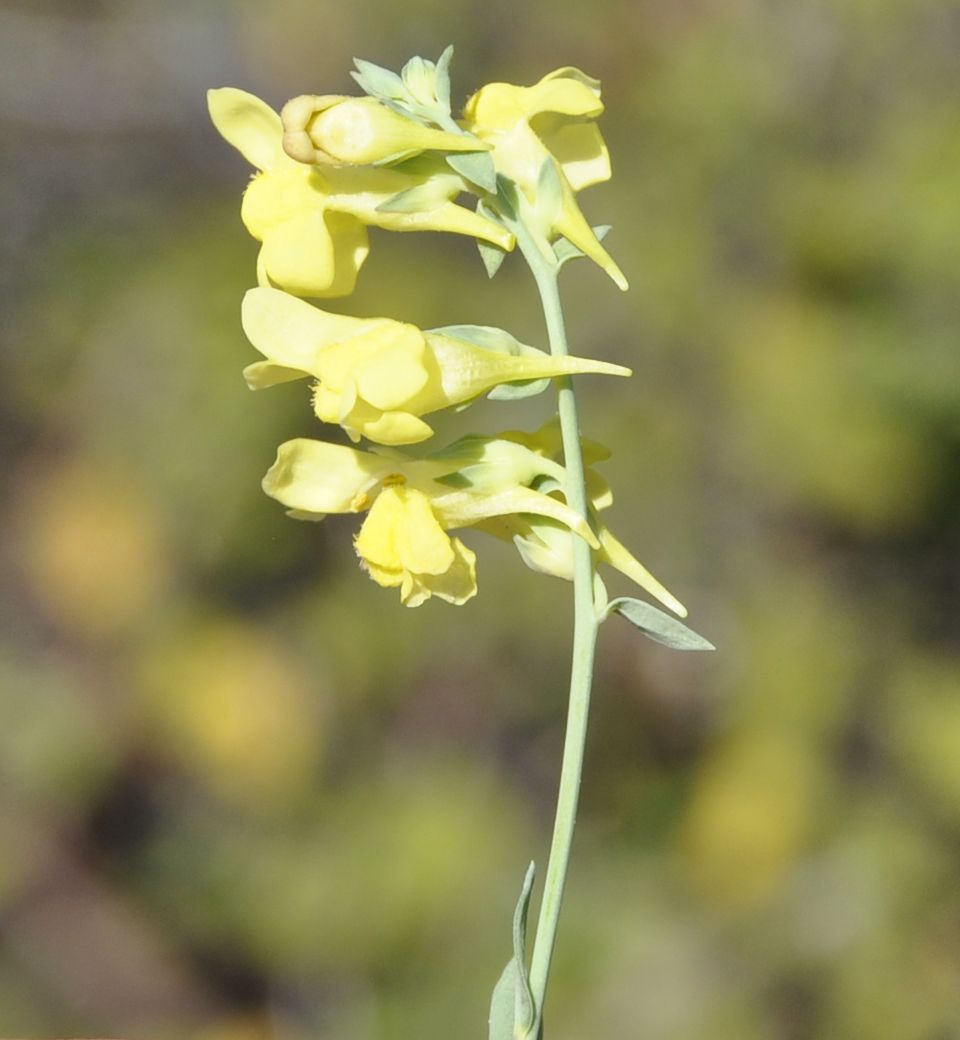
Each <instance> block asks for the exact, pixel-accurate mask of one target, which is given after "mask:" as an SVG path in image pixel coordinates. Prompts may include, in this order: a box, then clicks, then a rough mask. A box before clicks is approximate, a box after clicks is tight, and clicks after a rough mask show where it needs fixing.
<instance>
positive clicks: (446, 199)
mask: <svg viewBox="0 0 960 1040" xmlns="http://www.w3.org/2000/svg"><path fill="white" fill-rule="evenodd" d="M452 53H453V50H452V48H447V50H446V51H445V52H444V53H443V55H442V56H441V57H440V59H439V60H438V61H437V62H436V63H433V62H430V61H426V60H424V59H422V58H413V59H411V60H410V61H409V62H408V63H407V64H406V66H405V67H404V68H403V71H402V72H401V73H400V74H399V75H397V74H396V73H393V72H390V71H388V70H387V69H384V68H381V67H379V66H377V65H373V64H371V63H370V62H366V61H357V62H356V66H357V71H356V72H354V73H353V77H354V79H355V80H356V81H357V83H358V84H359V86H360V87H361V89H362V90H363V91H364V94H365V96H363V97H344V96H340V95H304V96H301V97H297V98H294V99H293V100H291V101H289V102H288V103H287V104H286V105H285V106H284V108H283V111H282V112H281V113H279V114H278V113H277V112H275V111H274V110H273V109H271V108H270V107H269V106H268V105H266V104H265V103H264V102H263V101H261V100H259V99H258V98H256V97H254V96H253V95H251V94H248V93H245V92H244V91H242V90H236V89H233V88H223V89H219V90H211V91H210V93H209V104H210V114H211V116H212V118H213V122H214V124H215V125H216V127H217V129H218V130H219V131H220V133H221V134H222V135H223V136H224V137H225V138H226V139H227V141H229V142H230V144H232V145H233V146H234V147H235V148H237V149H238V150H239V151H240V152H241V154H242V155H243V156H244V157H245V158H246V159H247V160H248V161H249V162H250V164H251V165H252V166H253V167H254V169H255V172H254V174H253V179H252V180H251V182H250V184H249V185H248V187H247V190H246V192H245V193H244V196H243V203H242V206H241V217H242V219H243V222H244V224H245V225H246V227H247V229H248V230H249V231H250V233H251V235H253V237H254V238H256V239H257V240H258V241H259V242H260V243H261V246H260V252H259V257H258V261H257V281H258V286H257V287H256V288H253V289H250V291H249V292H248V293H247V294H246V296H245V298H244V301H243V308H242V318H243V327H244V330H245V332H246V334H247V336H248V337H249V339H250V341H251V343H252V344H253V346H254V347H256V349H257V350H258V351H259V352H260V353H261V354H262V355H263V360H260V361H255V362H253V363H252V364H250V365H248V366H247V368H246V369H245V371H244V375H245V377H246V380H247V383H248V384H249V386H250V387H251V388H253V389H261V388H264V387H269V386H273V385H275V384H277V383H284V382H288V381H292V380H298V379H308V380H310V381H311V387H310V393H311V398H312V403H313V409H314V412H315V413H316V416H317V418H318V419H319V420H320V421H322V422H324V423H329V424H335V425H338V426H340V427H342V428H343V430H344V431H345V432H346V433H347V435H348V436H349V438H350V440H351V441H352V442H353V443H355V444H359V443H361V442H362V441H367V442H369V445H368V447H348V446H345V445H343V444H338V443H331V442H329V441H325V440H312V439H306V438H301V439H297V440H292V441H288V442H286V443H285V444H282V445H281V446H280V448H279V451H278V454H277V460H276V462H275V463H274V464H273V466H272V467H271V468H270V470H269V472H268V473H267V475H266V476H265V477H264V480H263V488H264V490H265V491H266V493H267V494H268V495H271V496H272V497H273V498H275V499H277V500H278V501H279V502H281V503H282V504H283V505H285V506H286V507H287V508H288V510H289V513H290V515H291V516H293V517H295V518H297V519H309V520H320V519H323V517H324V516H326V515H327V514H328V513H354V514H359V515H360V516H361V517H362V520H361V522H360V526H359V529H358V531H357V534H356V537H355V540H354V547H355V549H356V552H357V555H358V557H359V559H360V564H361V566H362V567H363V569H364V570H365V571H366V572H367V573H368V574H369V575H370V577H371V578H372V579H373V580H374V581H375V582H377V584H379V585H382V586H384V587H385V588H395V589H398V590H399V593H400V601H401V603H403V604H405V605H406V606H408V607H418V606H420V605H421V604H423V603H424V602H425V601H426V600H428V599H430V598H431V597H433V596H436V597H438V598H439V599H442V600H445V601H446V602H448V603H455V604H460V603H465V602H466V601H467V600H468V599H470V598H471V597H472V596H474V595H476V592H477V558H476V554H475V553H474V552H473V550H472V549H470V548H469V547H468V546H467V545H465V544H464V543H463V542H462V541H461V540H460V538H459V537H457V536H456V535H454V534H453V533H452V532H454V531H458V530H459V529H461V528H469V527H473V528H479V529H481V530H483V531H486V532H487V533H488V534H491V535H494V536H495V537H497V538H501V539H505V540H507V541H511V542H512V543H513V544H514V545H515V546H516V548H517V551H518V552H519V553H520V557H521V559H522V560H523V562H524V563H525V564H527V566H528V567H530V568H532V569H533V570H537V571H540V572H542V573H544V574H550V575H554V576H556V577H560V578H565V579H567V580H568V581H571V582H572V583H573V600H574V633H573V659H572V667H571V677H570V699H569V714H568V721H567V736H566V742H565V746H564V752H563V765H562V771H561V778H560V789H559V795H558V803H557V815H556V820H555V824H554V832H553V840H552V845H551V849H550V857H549V861H548V864H547V870H546V877H545V882H544V891H543V898H542V901H541V907H540V915H539V920H538V923H537V928H536V936H535V939H534V942H533V947H532V952H531V955H530V958H529V961H528V957H527V949H526V945H527V944H526V919H527V909H528V905H529V902H530V897H531V892H532V888H533V880H534V868H533V864H531V866H530V868H529V870H528V872H527V875H526V878H525V880H524V883H523V888H522V891H521V894H520V899H519V901H518V903H517V906H516V909H515V911H514V916H513V956H512V958H511V959H510V961H509V963H508V964H507V966H506V968H505V969H504V971H503V974H502V975H501V977H500V980H499V982H498V983H497V984H496V987H495V988H494V991H493V998H492V1001H491V1007H490V1033H489V1035H490V1040H525V1038H529V1040H536V1038H539V1037H542V1035H543V1008H544V1000H545V996H546V990H547V981H548V978H549V975H550V964H551V960H552V956H553V950H554V945H555V940H556V934H557V923H558V919H559V914H560V905H561V900H562V896H563V889H564V882H565V878H566V874H567V865H568V861H569V855H570V846H571V841H572V838H573V829H574V823H575V818H576V808H577V795H578V791H579V787H580V776H581V770H582V765H583V750H584V741H585V736H586V728H587V715H588V708H589V701H590V689H591V683H592V677H593V659H594V648H595V645H596V638H597V632H598V629H599V627H600V625H601V624H602V623H603V622H604V621H605V620H606V619H607V618H608V617H610V616H611V615H612V614H619V615H621V616H622V617H625V618H626V619H627V620H628V621H630V622H632V623H633V624H634V625H635V626H636V627H637V628H638V629H639V630H640V631H641V632H642V633H644V634H645V635H647V636H649V637H650V638H652V639H655V640H657V641H658V642H660V643H664V644H666V645H667V646H670V647H674V648H676V649H681V650H709V649H712V647H711V645H710V643H708V642H707V641H706V640H705V639H703V638H702V637H701V636H698V635H697V634H696V633H695V632H693V631H691V630H690V629H689V628H687V627H686V625H684V624H683V623H682V622H680V621H678V620H677V617H685V616H686V610H685V609H684V607H683V606H682V605H681V604H680V603H679V602H678V600H677V599H676V598H674V596H672V595H671V594H670V593H669V592H668V591H667V590H666V589H665V588H664V587H663V585H661V584H660V582H659V581H657V580H656V579H655V578H654V577H653V576H652V575H651V574H650V573H649V571H647V570H646V568H644V567H643V565H642V564H641V563H640V562H639V561H638V560H637V559H636V558H635V557H634V556H633V555H632V554H631V553H630V551H629V550H628V549H627V548H626V547H625V546H624V545H623V544H622V543H621V542H620V541H619V540H618V539H617V538H616V537H615V536H614V535H613V533H612V532H611V531H610V530H609V529H608V527H607V525H606V523H605V522H604V519H603V515H602V514H603V511H604V510H605V509H606V508H607V506H609V505H610V503H611V501H612V495H611V492H610V489H609V487H608V486H607V484H606V483H605V481H604V480H603V478H602V477H601V476H600V474H599V473H598V472H596V471H595V470H594V468H593V467H594V465H595V464H597V463H599V462H601V461H603V459H605V458H606V457H607V456H608V454H609V453H608V452H607V450H606V449H605V448H603V447H601V446H600V445H598V444H596V443H595V442H592V441H589V440H581V436H580V428H579V419H578V416H577V401H576V395H575V391H574V383H573V379H572V377H573V376H579V375H585V374H593V373H595V374H600V375H610V376H620V377H623V376H629V375H630V372H629V370H628V369H626V368H622V367H621V366H619V365H614V364H610V363H608V362H605V361H599V360H593V359H588V358H582V357H575V356H571V355H570V353H569V351H568V348H567V339H566V333H565V330H564V320H563V313H562V310H561V305H560V295H559V289H558V276H559V274H560V270H561V268H562V267H563V266H564V265H565V264H566V263H567V262H568V261H569V260H572V259H574V258H576V257H587V258H589V259H590V260H592V261H594V263H596V264H598V265H599V266H600V267H601V268H602V269H603V270H604V271H605V272H606V273H607V274H608V275H609V276H610V278H611V279H612V280H613V282H614V284H615V285H617V286H618V287H619V288H620V289H626V288H627V282H626V279H625V278H624V276H623V273H622V272H621V270H620V268H619V267H618V266H617V264H616V263H615V262H614V260H613V258H612V257H611V256H610V254H609V253H608V252H607V251H606V249H605V248H604V246H603V244H602V242H601V239H602V238H603V234H604V231H605V230H606V229H605V228H592V227H591V226H590V225H589V223H588V222H587V220H586V219H585V218H584V216H583V213H582V212H581V210H580V207H579V205H578V202H577V193H578V192H580V191H581V190H582V189H583V188H586V187H589V186H590V185H591V184H597V183H599V182H601V181H605V180H608V179H609V178H610V160H609V155H608V152H607V148H606V145H605V144H604V141H603V137H602V136H601V134H600V131H599V129H598V127H597V125H596V123H595V121H594V120H595V119H596V117H597V116H599V115H600V114H601V112H602V111H603V104H602V102H601V100H600V84H599V83H598V82H597V81H596V80H595V79H591V78H590V77H589V76H587V75H585V74H584V73H582V72H580V71H579V70H578V69H574V68H562V69H557V70H556V71H555V72H551V73H549V74H548V75H546V76H544V77H543V79H541V80H540V81H539V82H538V83H535V84H534V85H533V86H531V87H518V86H513V85H511V84H509V83H489V84H487V85H486V86H484V87H481V89H480V90H478V91H477V92H476V93H475V94H474V95H473V96H472V97H471V98H470V99H469V100H468V102H467V104H466V107H465V109H464V111H463V114H462V117H461V118H460V119H455V118H454V116H453V115H452V113H451V107H450V75H449V66H450V59H451V56H452ZM464 196H467V197H470V196H472V197H473V200H474V204H473V206H472V208H470V207H468V206H466V205H464V204H462V202H461V201H459V200H461V199H462V198H463V197H464ZM370 227H378V228H384V229H386V230H392V231H450V232H453V233H455V234H460V235H468V236H470V237H472V238H474V239H475V240H476V242H477V245H478V247H479V250H480V255H481V258H482V260H483V263H484V265H485V266H486V270H487V273H488V274H489V276H490V277H493V275H494V274H496V272H497V270H498V268H499V266H500V264H501V262H502V260H503V258H504V257H505V255H506V254H507V253H508V252H510V251H512V250H516V251H518V252H519V253H520V254H521V255H522V256H523V258H524V260H525V261H526V263H527V265H528V267H529V268H530V271H531V273H532V275H533V279H534V282H535V283H536V286H537V289H538V291H539V294H540V299H541V302H542V306H543V311H544V316H545V319H546V331H547V340H548V343H549V353H547V352H544V351H542V350H539V349H537V348H536V347H533V346H528V345H527V344H524V343H520V342H518V341H517V340H516V339H514V337H513V336H511V335H510V334H509V333H508V332H505V331H503V330H502V329H498V328H495V327H491V326H485V325H484V326H477V325H452V326H445V327H443V328H435V329H419V328H416V327H415V326H413V325H411V324H408V323H406V322H402V321H396V320H394V319H392V318H386V317H366V316H364V317H350V316H346V315H343V314H335V313H331V312H329V311H326V310H324V309H323V308H322V307H321V306H318V305H316V304H314V303H309V302H307V300H305V299H303V297H310V298H314V299H323V298H326V297H337V296H344V295H347V294H349V293H350V292H351V291H352V290H353V287H354V285H355V283H356V279H357V276H358V274H359V271H360V268H361V267H362V266H363V263H364V260H365V259H366V257H367V254H368V252H369V249H370V246H369V237H368V228H370ZM551 382H552V383H553V385H554V386H555V387H556V390H557V415H556V416H555V417H554V418H552V419H550V420H549V421H548V422H547V423H546V424H545V425H544V426H543V427H542V428H541V429H540V430H538V431H536V432H534V433H522V432H517V431H510V432H506V433H498V434H487V433H470V434H466V435H465V436H463V437H461V438H459V439H458V440H456V441H454V442H453V443H452V444H448V445H446V446H445V447H442V448H437V449H434V448H432V447H430V446H426V447H422V448H417V449H415V450H410V449H409V448H408V446H409V445H415V444H416V445H420V444H421V443H422V442H426V441H428V440H429V439H430V438H431V437H432V436H433V429H432V427H431V426H430V424H429V416H430V415H431V414H432V413H435V412H438V411H441V410H443V409H449V408H453V409H456V410H462V409H463V408H464V407H466V406H467V405H468V404H469V403H470V402H471V401H472V400H474V399H475V398H477V397H479V396H481V395H484V394H486V395H487V396H488V397H491V398H494V399H497V400H502V401H510V400H514V399H518V398H522V397H528V396H530V395H533V394H539V393H541V392H543V391H544V390H546V389H547V388H548V386H549V385H550V384H551ZM600 564H604V565H607V566H610V567H613V568H615V569H616V570H619V571H620V572H622V573H623V574H625V575H627V576H628V577H629V578H631V579H632V580H633V581H634V582H635V583H636V584H637V585H638V586H639V587H640V588H641V589H642V590H644V591H645V592H646V593H648V594H649V595H650V596H651V597H652V598H653V599H655V600H658V601H659V602H660V603H661V604H662V605H663V606H665V607H667V608H668V610H669V611H671V612H672V614H673V615H676V616H677V617H674V616H671V614H668V613H667V612H665V611H664V610H661V609H660V608H659V607H656V606H654V605H653V604H651V603H649V602H647V601H646V600H641V599H634V598H629V597H621V598H617V599H613V600H610V599H608V597H607V593H606V589H605V587H604V584H603V580H602V578H601V577H600V574H599V565H600Z"/></svg>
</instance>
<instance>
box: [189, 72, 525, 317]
mask: <svg viewBox="0 0 960 1040" xmlns="http://www.w3.org/2000/svg"><path fill="white" fill-rule="evenodd" d="M207 97H208V102H209V107H210V115H211V118H212V119H213V122H214V125H215V126H216V128H217V129H218V130H219V131H220V133H221V134H222V135H223V137H224V138H226V140H227V141H228V142H229V143H230V144H232V145H233V146H234V147H235V148H236V149H237V150H238V151H239V152H240V153H241V154H242V155H243V156H244V157H245V158H246V159H247V160H248V161H249V162H250V164H251V165H252V166H254V167H255V168H256V170H257V171H258V172H257V173H256V174H255V175H254V177H253V180H252V181H251V182H250V184H249V186H248V187H247V190H246V192H245V194H244V196H243V203H242V206H241V210H240V215H241V218H242V219H243V222H244V224H245V225H246V228H247V230H248V231H249V232H250V234H251V235H253V237H254V238H255V239H257V240H258V241H259V242H261V243H262V247H261V249H260V254H259V258H258V261H257V272H258V280H259V282H260V284H261V285H278V286H281V287H282V288H284V289H286V290H288V291H289V292H292V293H296V294H297V295H300V296H322V297H332V296H344V295H346V294H348V293H350V292H352V291H353V288H354V285H355V283H356V279H357V273H358V272H359V270H360V267H361V266H362V265H363V262H364V260H365V259H366V258H367V254H368V253H369V248H370V247H369V242H368V238H367V225H372V226H374V227H382V228H386V229H388V230H391V231H451V232H455V233H457V234H461V235H470V236H472V237H475V238H479V239H483V240H484V241H487V242H492V243H493V244H494V245H497V246H499V247H500V248H501V249H506V250H509V249H512V248H513V245H514V239H513V236H512V235H511V234H510V233H509V232H508V231H506V230H505V229H504V228H503V227H501V226H500V225H499V224H498V223H496V222H494V221H492V220H488V219H486V218H485V217H483V216H481V215H479V214H477V213H474V212H473V211H472V210H469V209H466V208H464V207H463V206H458V205H456V204H455V203H454V202H452V201H451V199H453V198H455V197H456V196H457V195H458V194H459V193H460V192H461V191H462V190H463V182H462V181H461V180H460V178H458V177H457V176H456V175H454V174H453V173H452V171H451V170H450V169H449V167H446V166H444V165H442V164H433V165H426V166H425V165H424V164H423V163H422V162H421V163H419V165H418V161H417V160H414V163H413V164H412V165H407V166H405V167H404V169H403V170H400V169H387V168H381V167H348V166H344V167H335V166H325V167H319V166H314V165H308V164H305V163H302V162H297V161H296V160H295V159H292V158H291V157H290V156H289V155H287V153H286V152H285V151H284V150H283V126H282V123H281V121H280V116H279V115H278V114H277V113H276V112H275V111H274V110H273V109H272V108H270V106H269V105H267V104H266V103H265V102H263V101H261V100H260V99H259V98H257V97H254V95H252V94H248V93H246V92H245V91H242V90H236V89H234V88H233V87H223V88H221V89H218V90H211V91H209V92H208V95H207ZM423 158H426V157H423ZM425 185H426V186H428V190H423V189H424V186H425ZM414 189H418V195H417V198H416V207H415V208H414V209H412V210H402V211H398V210H396V209H390V208H389V204H390V202H391V200H394V199H395V198H396V197H397V196H398V195H400V194H402V193H410V192H412V191H413V190H414ZM408 198H409V195H408ZM384 206H387V207H388V208H387V209H383V208H381V207H384Z"/></svg>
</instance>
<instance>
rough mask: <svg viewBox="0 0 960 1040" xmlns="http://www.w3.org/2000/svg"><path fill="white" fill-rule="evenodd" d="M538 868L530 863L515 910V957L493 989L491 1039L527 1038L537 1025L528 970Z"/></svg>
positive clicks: (526, 1039) (515, 1039)
mask: <svg viewBox="0 0 960 1040" xmlns="http://www.w3.org/2000/svg"><path fill="white" fill-rule="evenodd" d="M535 874H536V868H535V867H534V865H533V864H532V863H531V864H530V866H529V867H528V868H527V874H526V877H525V878H524V879H523V889H522V890H521V892H520V898H519V899H518V900H517V906H516V909H515V910H514V912H513V957H512V958H511V960H510V963H509V964H508V965H507V966H506V968H504V970H503V974H502V975H501V976H500V979H499V981H498V982H497V984H496V986H495V987H494V990H493V997H492V999H491V1001H490V1040H528V1038H531V1040H532V1036H533V1032H534V1029H535V1027H536V1024H537V1009H536V1005H535V1004H534V1001H533V992H532V991H531V989H530V976H529V975H528V973H527V956H526V941H527V911H528V909H529V907H530V895H531V893H532V892H533V879H534V876H535Z"/></svg>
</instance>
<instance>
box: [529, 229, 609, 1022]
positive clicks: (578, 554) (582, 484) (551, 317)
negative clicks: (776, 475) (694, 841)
mask: <svg viewBox="0 0 960 1040" xmlns="http://www.w3.org/2000/svg"><path fill="white" fill-rule="evenodd" d="M515 230H516V232H517V241H518V245H519V247H520V250H521V251H522V253H523V255H524V257H525V258H526V260H527V263H528V264H529V266H530V270H531V271H532V272H533V276H534V278H535V280H536V283H537V288H538V289H539V291H540V299H541V301H542V303H543V313H544V317H545V318H546V323H547V333H548V335H549V339H550V351H551V353H553V354H556V355H565V354H567V353H568V349H567V336H566V329H565V327H564V321H563V311H562V308H561V305H560V292H559V287H558V284H557V275H558V274H559V268H558V267H556V266H553V265H551V264H549V263H548V262H547V261H546V260H545V259H544V257H543V255H542V253H541V252H540V250H539V248H538V247H537V244H536V243H535V242H534V241H533V240H532V237H531V236H530V235H529V233H525V229H523V228H522V225H521V226H520V227H517V228H516V229H515ZM558 392H559V402H558V408H559V412H560V430H561V435H562V438H563V455H564V466H565V468H566V471H567V483H566V489H565V490H566V497H567V504H568V505H569V506H570V507H571V508H572V509H574V510H576V511H577V512H578V513H580V514H581V515H582V516H583V517H584V518H586V519H588V522H589V514H588V510H587V504H588V499H587V488H586V480H585V476H584V467H583V453H582V450H581V448H580V427H579V422H578V420H577V400H576V396H575V394H574V390H573V384H572V381H571V380H570V379H569V378H565V379H561V380H558ZM571 537H572V538H573V562H574V572H573V595H574V632H573V660H572V663H571V668H570V699H569V703H568V709H567V732H566V737H565V740H564V748H563V764H562V767H561V771H560V788H559V791H558V794H557V813H556V817H555V819H554V825H553V840H552V842H551V845H550V858H549V860H548V862H547V872H546V876H545V878H544V889H543V900H542V902H541V904H540V916H539V919H538V921H537V934H536V939H535V940H534V946H533V958H532V963H531V966H530V986H531V989H532V990H533V998H534V1003H535V1006H536V1009H537V1021H538V1025H539V1028H540V1029H541V1030H542V1019H543V1005H544V1000H545V997H546V990H547V982H548V980H549V977H550V965H551V962H552V960H553V951H554V947H555V945H556V941H557V926H558V923H559V919H560V908H561V904H562V902H563V890H564V886H565V884H566V880H567V868H568V866H569V862H570V848H571V845H572V844H573V831H574V827H575V825H576V819H577V802H578V800H579V795H580V778H581V775H582V773H583V754H584V747H585V744H586V737H587V718H588V715H589V709H590V690H591V685H592V682H593V660H594V650H595V647H596V642H597V629H598V627H599V624H598V621H597V616H596V610H595V607H594V599H593V595H594V593H593V577H594V567H593V557H592V554H591V550H590V546H589V545H588V544H587V543H586V542H585V541H584V540H583V539H582V538H580V537H578V536H577V535H571Z"/></svg>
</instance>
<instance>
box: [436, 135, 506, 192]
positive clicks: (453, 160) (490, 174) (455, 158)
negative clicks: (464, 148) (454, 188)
mask: <svg viewBox="0 0 960 1040" xmlns="http://www.w3.org/2000/svg"><path fill="white" fill-rule="evenodd" d="M480 147H481V146H480V143H479V141H478V142H477V148H480ZM447 165H448V166H449V167H450V168H451V169H454V170H456V171H457V173H459V174H460V175H461V176H462V177H466V179H467V180H468V181H469V182H470V183H471V184H475V185H476V186H477V187H478V188H482V189H483V190H484V191H489V192H490V193H491V194H493V193H494V192H495V191H496V190H497V170H496V167H495V166H494V165H493V159H492V158H491V156H490V153H489V152H485V151H476V152H459V153H457V154H456V155H448V156H447Z"/></svg>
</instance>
